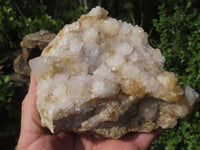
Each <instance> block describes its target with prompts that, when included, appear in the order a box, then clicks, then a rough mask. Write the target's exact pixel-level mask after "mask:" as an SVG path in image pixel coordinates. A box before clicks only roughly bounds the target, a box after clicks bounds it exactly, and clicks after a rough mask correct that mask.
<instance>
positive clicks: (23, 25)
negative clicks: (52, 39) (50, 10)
mask: <svg viewBox="0 0 200 150" xmlns="http://www.w3.org/2000/svg"><path fill="white" fill-rule="evenodd" d="M32 3H33V2H32ZM0 7H1V8H2V9H0V32H1V34H0V50H1V52H2V51H6V50H15V49H17V48H19V46H20V44H19V43H20V42H21V41H22V38H23V36H24V35H25V34H28V33H32V32H36V31H38V30H41V29H47V30H49V31H51V32H54V33H56V32H58V31H59V30H60V28H61V27H62V26H63V21H61V20H60V19H53V18H52V17H51V16H49V15H48V14H47V13H46V10H47V7H46V6H45V5H42V4H40V3H37V2H35V3H34V4H31V2H29V1H22V0H19V1H15V0H6V1H3V0H0Z"/></svg>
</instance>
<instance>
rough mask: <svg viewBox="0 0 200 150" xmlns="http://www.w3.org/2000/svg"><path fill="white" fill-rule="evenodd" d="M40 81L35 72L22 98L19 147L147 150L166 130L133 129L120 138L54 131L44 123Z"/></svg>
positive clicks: (33, 149)
mask: <svg viewBox="0 0 200 150" xmlns="http://www.w3.org/2000/svg"><path fill="white" fill-rule="evenodd" d="M36 87H37V82H36V79H35V77H34V75H33V74H31V84H30V87H29V91H28V93H27V95H26V97H25V98H24V100H23V102H22V116H21V132H20V137H19V140H18V145H17V147H16V149H17V150H145V149H146V148H147V147H148V146H149V145H150V144H151V142H152V141H153V140H154V139H155V138H156V137H157V136H158V135H160V134H161V133H162V130H161V129H158V130H155V131H153V132H152V133H132V134H128V135H126V136H123V137H122V138H120V139H100V140H99V139H96V138H94V137H92V136H86V135H81V136H80V135H77V134H73V133H63V132H61V133H58V134H56V135H52V134H51V133H50V132H49V131H48V130H47V129H46V128H43V127H42V126H41V124H40V116H39V114H38V112H37V109H36V99H37V96H36Z"/></svg>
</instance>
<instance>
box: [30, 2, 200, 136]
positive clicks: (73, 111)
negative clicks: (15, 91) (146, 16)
mask: <svg viewBox="0 0 200 150" xmlns="http://www.w3.org/2000/svg"><path fill="white" fill-rule="evenodd" d="M107 15H108V12H107V11H106V10H105V9H103V8H101V7H99V6H97V7H96V8H93V9H92V10H91V11H90V12H89V13H88V14H86V15H83V16H81V17H80V19H79V20H78V21H77V22H74V23H73V24H70V25H66V26H65V27H64V28H63V29H62V30H61V31H60V32H59V33H58V35H57V36H56V38H55V39H54V40H53V41H52V42H51V43H50V44H49V45H48V46H47V47H46V48H45V49H44V51H43V52H42V55H41V56H40V57H38V58H35V59H33V60H31V61H30V66H31V69H32V71H33V73H34V75H35V76H36V79H37V82H38V86H37V109H38V112H39V114H40V117H41V123H42V125H43V126H44V127H47V128H49V129H50V130H51V132H52V133H56V132H59V131H70V132H71V131H72V132H76V133H82V132H89V133H91V134H93V135H95V136H99V137H101V136H102V137H112V138H119V137H121V136H123V135H124V134H126V133H127V132H132V131H133V132H134V131H139V132H150V131H152V130H153V129H156V128H159V127H162V128H171V127H174V126H175V125H176V123H177V119H178V118H185V117H186V116H187V115H188V114H189V112H190V111H191V109H192V107H193V105H194V104H195V102H196V101H197V98H198V94H197V93H196V92H195V90H193V89H192V88H190V87H189V86H186V87H185V88H182V87H181V86H180V85H179V84H178V79H177V78H176V77H175V75H174V73H172V72H167V71H165V70H164V69H163V66H164V62H165V58H164V56H162V55H161V52H160V50H159V49H154V48H152V47H151V46H150V44H149V43H148V40H147V34H146V33H145V32H144V31H143V29H142V28H140V27H138V26H133V25H131V24H128V23H126V22H122V21H118V20H116V19H114V18H111V17H108V16H107Z"/></svg>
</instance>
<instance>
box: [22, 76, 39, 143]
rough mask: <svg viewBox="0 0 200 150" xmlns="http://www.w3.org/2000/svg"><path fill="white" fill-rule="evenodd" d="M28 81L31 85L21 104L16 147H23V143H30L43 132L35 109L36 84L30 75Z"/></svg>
mask: <svg viewBox="0 0 200 150" xmlns="http://www.w3.org/2000/svg"><path fill="white" fill-rule="evenodd" d="M30 79H31V83H30V87H29V90H28V93H27V95H26V96H25V98H24V100H23V102H22V110H21V131H20V137H19V141H18V143H19V144H18V145H23V143H31V142H32V141H34V139H37V138H38V136H40V135H41V134H42V132H43V130H42V128H41V125H40V117H39V114H38V112H37V109H36V99H37V96H36V91H37V82H36V79H35V77H34V75H33V74H32V73H31V75H30ZM22 139H23V140H22ZM20 142H21V143H22V144H21V143H20Z"/></svg>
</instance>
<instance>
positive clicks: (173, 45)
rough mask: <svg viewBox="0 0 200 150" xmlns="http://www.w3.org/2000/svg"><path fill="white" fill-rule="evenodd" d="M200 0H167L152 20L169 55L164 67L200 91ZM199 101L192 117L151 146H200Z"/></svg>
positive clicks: (179, 148)
mask: <svg viewBox="0 0 200 150" xmlns="http://www.w3.org/2000/svg"><path fill="white" fill-rule="evenodd" d="M199 14H200V3H199V2H198V1H197V0H177V1H173V0H168V1H164V2H163V3H162V5H160V7H159V17H158V19H155V20H153V23H154V26H155V29H156V31H157V33H158V35H159V38H158V39H159V40H158V41H157V43H156V44H155V45H154V46H155V47H159V48H160V49H161V51H162V54H163V55H164V56H165V58H166V64H165V68H166V69H167V70H170V71H173V72H175V73H176V75H177V76H178V77H179V80H180V83H181V84H182V85H190V86H192V87H193V88H195V89H196V90H197V91H198V92H200V15H199ZM199 141H200V102H199V103H198V104H197V105H196V109H195V110H194V112H193V114H192V116H191V118H190V120H188V121H184V122H180V123H179V124H178V125H177V126H176V128H174V129H169V130H166V131H165V132H164V133H163V134H162V135H161V136H160V137H159V138H158V139H157V140H156V141H155V142H154V143H153V144H152V145H151V146H150V148H149V149H151V150H158V149H165V150H185V149H187V150H193V149H194V150H196V149H200V143H199Z"/></svg>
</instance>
